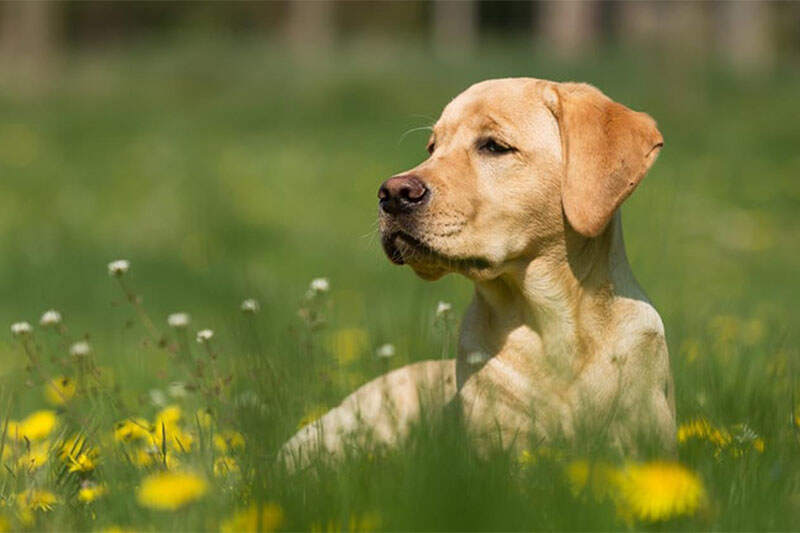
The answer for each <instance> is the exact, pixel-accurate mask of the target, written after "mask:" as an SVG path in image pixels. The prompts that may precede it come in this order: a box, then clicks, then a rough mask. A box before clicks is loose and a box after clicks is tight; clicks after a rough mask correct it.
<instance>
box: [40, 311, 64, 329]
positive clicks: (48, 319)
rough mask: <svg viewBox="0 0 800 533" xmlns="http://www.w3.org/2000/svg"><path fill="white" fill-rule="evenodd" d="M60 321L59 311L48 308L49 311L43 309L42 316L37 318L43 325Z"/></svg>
mask: <svg viewBox="0 0 800 533" xmlns="http://www.w3.org/2000/svg"><path fill="white" fill-rule="evenodd" d="M60 323H61V313H59V312H58V311H56V310H55V309H50V310H49V311H45V312H44V313H43V314H42V318H40V319H39V324H41V325H42V326H44V327H47V326H55V325H57V324H60Z"/></svg>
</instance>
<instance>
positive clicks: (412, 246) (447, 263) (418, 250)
mask: <svg viewBox="0 0 800 533" xmlns="http://www.w3.org/2000/svg"><path fill="white" fill-rule="evenodd" d="M382 244H383V251H384V252H386V256H387V257H388V258H389V260H390V261H391V262H392V263H394V264H395V265H404V264H406V263H428V264H438V265H440V266H442V267H445V268H446V270H460V269H462V268H479V269H481V268H488V267H489V266H490V263H489V262H488V261H486V260H485V259H481V258H477V257H454V256H451V255H448V254H444V253H442V252H439V251H438V250H436V249H434V248H433V247H431V246H430V245H428V244H426V243H425V242H423V241H422V240H420V239H419V238H417V237H414V236H413V235H411V234H409V233H406V232H405V231H402V230H398V231H394V232H392V233H388V234H386V235H385V236H384V237H383V239H382Z"/></svg>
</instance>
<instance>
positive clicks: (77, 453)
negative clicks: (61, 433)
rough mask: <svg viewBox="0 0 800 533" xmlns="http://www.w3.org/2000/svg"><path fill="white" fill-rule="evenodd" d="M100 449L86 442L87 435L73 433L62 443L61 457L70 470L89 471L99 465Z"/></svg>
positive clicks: (59, 455)
mask: <svg viewBox="0 0 800 533" xmlns="http://www.w3.org/2000/svg"><path fill="white" fill-rule="evenodd" d="M99 454H100V453H99V451H98V450H97V449H96V448H92V447H90V446H88V445H87V444H86V437H85V436H83V435H80V434H78V435H73V436H72V437H70V438H69V439H67V440H65V441H64V443H63V444H62V445H61V450H60V452H59V454H58V457H59V459H61V460H62V461H64V462H65V463H67V465H68V466H69V471H70V472H89V471H91V470H94V469H95V467H96V466H97V457H98V455H99Z"/></svg>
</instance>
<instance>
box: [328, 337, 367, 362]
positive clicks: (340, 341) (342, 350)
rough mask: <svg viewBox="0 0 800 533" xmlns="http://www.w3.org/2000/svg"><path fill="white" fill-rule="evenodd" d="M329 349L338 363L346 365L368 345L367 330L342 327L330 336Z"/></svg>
mask: <svg viewBox="0 0 800 533" xmlns="http://www.w3.org/2000/svg"><path fill="white" fill-rule="evenodd" d="M329 344H330V349H331V351H332V352H333V355H335V356H336V359H337V360H338V361H339V364H340V365H342V366H345V365H348V364H350V363H352V362H353V361H355V360H356V359H357V358H358V357H359V356H360V355H361V354H363V353H364V351H365V350H366V348H367V346H368V344H369V343H368V342H367V332H366V331H364V330H363V329H361V328H344V329H340V330H338V331H336V332H335V333H333V335H332V336H331V337H330V342H329Z"/></svg>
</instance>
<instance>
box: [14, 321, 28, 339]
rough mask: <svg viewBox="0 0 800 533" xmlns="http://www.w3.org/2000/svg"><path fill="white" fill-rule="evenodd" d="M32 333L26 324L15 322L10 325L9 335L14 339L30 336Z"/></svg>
mask: <svg viewBox="0 0 800 533" xmlns="http://www.w3.org/2000/svg"><path fill="white" fill-rule="evenodd" d="M32 332H33V326H31V325H30V324H29V323H28V322H15V323H13V324H11V333H12V334H13V335H14V336H15V337H23V336H25V335H30V334H31V333H32Z"/></svg>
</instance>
